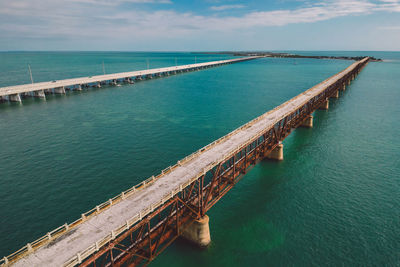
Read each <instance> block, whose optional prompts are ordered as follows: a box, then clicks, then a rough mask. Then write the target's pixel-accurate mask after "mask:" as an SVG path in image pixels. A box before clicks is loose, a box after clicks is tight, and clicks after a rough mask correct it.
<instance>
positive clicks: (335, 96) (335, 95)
mask: <svg viewBox="0 0 400 267" xmlns="http://www.w3.org/2000/svg"><path fill="white" fill-rule="evenodd" d="M331 97H332V98H339V90H336V92H335V93H334V94H333V95H332V96H331Z"/></svg>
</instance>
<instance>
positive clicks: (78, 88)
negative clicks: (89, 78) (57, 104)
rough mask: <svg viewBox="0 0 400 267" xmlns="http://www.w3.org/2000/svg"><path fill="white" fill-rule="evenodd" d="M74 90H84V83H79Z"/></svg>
mask: <svg viewBox="0 0 400 267" xmlns="http://www.w3.org/2000/svg"><path fill="white" fill-rule="evenodd" d="M73 90H74V91H82V85H80V84H78V85H76V86H75V87H74V89H73Z"/></svg>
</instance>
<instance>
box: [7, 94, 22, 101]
mask: <svg viewBox="0 0 400 267" xmlns="http://www.w3.org/2000/svg"><path fill="white" fill-rule="evenodd" d="M8 100H9V101H10V102H21V96H20V95H19V94H14V95H9V96H8Z"/></svg>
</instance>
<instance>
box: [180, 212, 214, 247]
mask: <svg viewBox="0 0 400 267" xmlns="http://www.w3.org/2000/svg"><path fill="white" fill-rule="evenodd" d="M209 221H210V218H209V217H208V216H207V215H204V216H203V217H202V218H200V219H197V220H194V221H193V222H191V223H190V224H189V225H187V226H185V227H184V228H183V230H182V237H184V238H185V239H187V240H189V241H191V242H193V243H194V244H196V245H198V246H199V247H206V246H208V245H209V244H210V242H211V237H210V226H209V224H208V223H209Z"/></svg>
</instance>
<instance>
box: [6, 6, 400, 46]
mask: <svg viewBox="0 0 400 267" xmlns="http://www.w3.org/2000/svg"><path fill="white" fill-rule="evenodd" d="M0 50H1V51H13V50H35V51H38V50H79V51H226V50H253V51H254V50H262V51H272V50H281V51H282V50H363V51H367V50H376V51H379V50H386V51H399V50H400V0H322V1H308V0H268V1H262V0H248V1H240V0H193V1H188V0H186V1H185V0H110V1H108V0H0Z"/></svg>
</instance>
